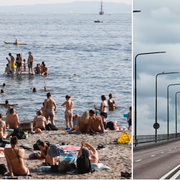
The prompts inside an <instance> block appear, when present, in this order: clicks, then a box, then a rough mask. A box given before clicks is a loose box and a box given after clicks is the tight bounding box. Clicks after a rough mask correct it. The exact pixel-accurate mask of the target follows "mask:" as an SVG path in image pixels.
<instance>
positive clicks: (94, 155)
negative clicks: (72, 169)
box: [77, 141, 99, 164]
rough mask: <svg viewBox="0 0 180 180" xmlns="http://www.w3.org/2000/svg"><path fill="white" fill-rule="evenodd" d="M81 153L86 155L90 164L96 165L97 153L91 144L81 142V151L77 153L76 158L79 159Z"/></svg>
mask: <svg viewBox="0 0 180 180" xmlns="http://www.w3.org/2000/svg"><path fill="white" fill-rule="evenodd" d="M88 148H90V150H88ZM82 153H85V154H86V155H87V157H88V158H89V160H90V162H91V164H92V163H98V161H99V157H98V152H97V151H96V149H95V148H94V147H93V146H92V145H91V144H89V143H87V142H85V141H82V142H81V149H80V150H79V152H78V155H77V158H78V157H80V156H81V154H82Z"/></svg>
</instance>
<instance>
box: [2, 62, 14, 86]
mask: <svg viewBox="0 0 180 180" xmlns="http://www.w3.org/2000/svg"><path fill="white" fill-rule="evenodd" d="M6 73H7V74H12V70H11V68H10V67H9V64H6V68H5V71H4V74H6ZM4 84H5V83H4ZM3 87H6V86H3Z"/></svg>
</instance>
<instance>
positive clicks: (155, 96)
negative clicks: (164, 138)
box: [155, 72, 179, 142]
mask: <svg viewBox="0 0 180 180" xmlns="http://www.w3.org/2000/svg"><path fill="white" fill-rule="evenodd" d="M176 73H179V72H167V73H165V72H162V73H158V74H156V84H155V124H156V125H157V77H158V75H164V74H176ZM167 122H168V121H167ZM168 134H169V129H168ZM168 137H169V135H168ZM155 142H157V128H155Z"/></svg>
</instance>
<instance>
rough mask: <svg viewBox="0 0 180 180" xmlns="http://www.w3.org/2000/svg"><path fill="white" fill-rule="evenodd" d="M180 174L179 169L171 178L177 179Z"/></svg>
mask: <svg viewBox="0 0 180 180" xmlns="http://www.w3.org/2000/svg"><path fill="white" fill-rule="evenodd" d="M179 175H180V171H178V172H177V173H176V174H175V175H174V176H172V177H171V178H170V179H176V178H177V177H178V176H179Z"/></svg>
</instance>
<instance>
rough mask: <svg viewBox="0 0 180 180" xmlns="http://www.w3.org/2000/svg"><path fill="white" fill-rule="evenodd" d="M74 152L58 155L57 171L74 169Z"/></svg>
mask: <svg viewBox="0 0 180 180" xmlns="http://www.w3.org/2000/svg"><path fill="white" fill-rule="evenodd" d="M76 157H77V155H76V152H70V151H69V152H66V153H62V154H60V156H59V165H58V172H64V173H65V172H67V171H70V170H71V169H75V163H76V159H77V158H76Z"/></svg>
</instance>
